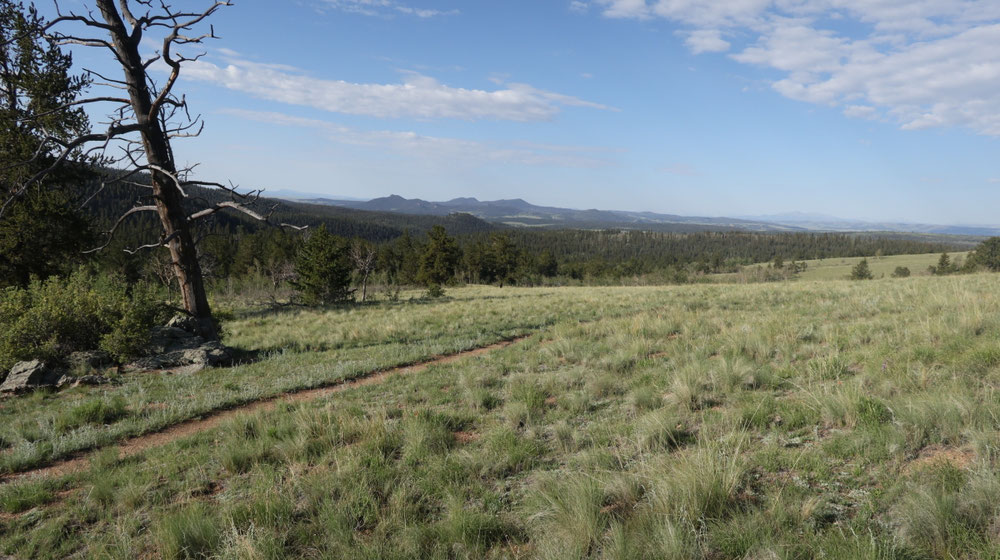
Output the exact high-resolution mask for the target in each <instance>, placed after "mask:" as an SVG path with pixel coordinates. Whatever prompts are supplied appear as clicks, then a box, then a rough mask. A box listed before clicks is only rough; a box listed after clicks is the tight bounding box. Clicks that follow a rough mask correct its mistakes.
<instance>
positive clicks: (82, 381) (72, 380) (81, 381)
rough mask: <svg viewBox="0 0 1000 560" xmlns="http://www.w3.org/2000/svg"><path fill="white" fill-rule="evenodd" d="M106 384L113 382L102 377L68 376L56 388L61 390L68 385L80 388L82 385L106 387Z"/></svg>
mask: <svg viewBox="0 0 1000 560" xmlns="http://www.w3.org/2000/svg"><path fill="white" fill-rule="evenodd" d="M106 383H111V380H110V379H108V378H107V377H101V376H100V375H82V376H80V377H70V376H68V375H64V376H63V377H62V378H61V379H60V380H59V382H58V383H56V387H59V388H60V389H61V388H63V387H65V386H67V385H68V386H70V387H79V386H81V385H104V384H106Z"/></svg>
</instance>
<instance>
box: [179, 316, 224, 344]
mask: <svg viewBox="0 0 1000 560" xmlns="http://www.w3.org/2000/svg"><path fill="white" fill-rule="evenodd" d="M167 326H168V327H175V328H178V329H182V330H185V331H187V332H189V333H191V334H194V335H197V336H200V337H202V338H206V339H208V338H213V337H214V336H215V333H216V332H217V330H218V329H217V326H216V325H215V324H214V323H213V322H212V319H210V318H202V319H198V318H195V317H192V316H190V315H174V316H173V318H172V319H170V321H168V322H167Z"/></svg>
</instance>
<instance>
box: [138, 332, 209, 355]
mask: <svg viewBox="0 0 1000 560" xmlns="http://www.w3.org/2000/svg"><path fill="white" fill-rule="evenodd" d="M204 343H205V339H203V338H201V337H200V336H198V335H196V334H194V333H192V332H188V331H186V330H184V329H182V328H180V327H171V326H166V327H153V328H152V329H151V330H150V333H149V353H150V354H166V353H168V352H173V351H175V350H189V349H191V348H197V347H198V346H201V345H202V344H204Z"/></svg>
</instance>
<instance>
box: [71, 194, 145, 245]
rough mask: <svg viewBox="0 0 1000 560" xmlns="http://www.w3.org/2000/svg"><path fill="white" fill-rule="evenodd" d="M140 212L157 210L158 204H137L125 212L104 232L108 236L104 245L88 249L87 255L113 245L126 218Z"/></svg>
mask: <svg viewBox="0 0 1000 560" xmlns="http://www.w3.org/2000/svg"><path fill="white" fill-rule="evenodd" d="M102 188H103V187H102ZM139 212H156V206H135V207H133V208H131V209H130V210H129V211H128V212H125V213H124V214H122V215H121V216H119V217H118V220H117V221H116V222H115V225H114V226H112V227H111V229H109V230H108V231H106V232H104V234H105V235H107V236H108V238H107V240H106V241H105V242H104V245H101V246H100V247H94V248H93V249H88V250H86V251H84V252H83V253H84V254H85V255H86V254H89V253H96V252H97V251H100V250H102V249H105V248H107V246H108V245H111V242H112V241H114V239H115V233H116V232H117V231H118V228H119V227H121V225H122V224H123V223H124V222H125V220H126V218H128V217H129V216H131V215H132V214H138V213H139Z"/></svg>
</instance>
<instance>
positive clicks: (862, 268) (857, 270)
mask: <svg viewBox="0 0 1000 560" xmlns="http://www.w3.org/2000/svg"><path fill="white" fill-rule="evenodd" d="M850 278H851V280H871V279H872V278H874V277H873V276H872V270H871V269H870V268H868V259H861V260H860V261H858V264H856V265H854V268H852V269H851V276H850Z"/></svg>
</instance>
